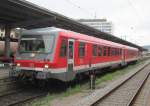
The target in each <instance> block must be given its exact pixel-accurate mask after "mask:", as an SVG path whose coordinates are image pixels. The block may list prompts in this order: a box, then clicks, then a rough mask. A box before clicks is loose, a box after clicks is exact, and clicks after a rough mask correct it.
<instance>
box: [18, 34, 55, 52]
mask: <svg viewBox="0 0 150 106" xmlns="http://www.w3.org/2000/svg"><path fill="white" fill-rule="evenodd" d="M53 44H54V36H47V35H44V36H42V35H31V36H30V35H24V36H22V37H21V40H20V44H19V53H30V52H35V53H50V52H51V51H52V47H53Z"/></svg>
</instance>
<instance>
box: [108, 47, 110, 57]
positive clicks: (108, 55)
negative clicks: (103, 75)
mask: <svg viewBox="0 0 150 106" xmlns="http://www.w3.org/2000/svg"><path fill="white" fill-rule="evenodd" d="M108 56H110V47H108Z"/></svg>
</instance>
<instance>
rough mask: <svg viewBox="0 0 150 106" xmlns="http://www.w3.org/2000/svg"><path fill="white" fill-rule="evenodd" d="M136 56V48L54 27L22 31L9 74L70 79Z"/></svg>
mask: <svg viewBox="0 0 150 106" xmlns="http://www.w3.org/2000/svg"><path fill="white" fill-rule="evenodd" d="M137 59H138V49H136V48H133V47H129V46H126V45H122V44H118V43H114V42H111V41H107V40H103V39H100V38H95V37H91V36H88V35H83V34H79V33H75V32H72V31H68V30H64V29H59V28H55V27H48V28H39V29H32V30H26V31H23V32H22V35H21V37H20V40H19V47H18V52H17V54H16V58H15V61H14V64H15V66H14V68H13V71H11V72H10V76H11V77H23V78H25V77H26V78H35V79H49V78H54V79H59V80H62V81H70V80H73V79H74V78H75V76H76V74H79V73H84V72H88V71H90V70H95V69H98V68H104V67H111V66H113V65H125V64H127V63H128V62H132V61H136V60H137Z"/></svg>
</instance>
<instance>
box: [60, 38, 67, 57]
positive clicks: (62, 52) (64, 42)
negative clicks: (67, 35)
mask: <svg viewBox="0 0 150 106" xmlns="http://www.w3.org/2000/svg"><path fill="white" fill-rule="evenodd" d="M66 55H67V40H65V39H63V40H62V42H61V48H60V57H65V56H66Z"/></svg>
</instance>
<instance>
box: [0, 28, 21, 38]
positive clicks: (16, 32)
mask: <svg viewBox="0 0 150 106" xmlns="http://www.w3.org/2000/svg"><path fill="white" fill-rule="evenodd" d="M18 35H19V30H18V29H12V30H11V33H10V38H14V39H16V38H18ZM4 37H5V28H4V27H3V26H0V38H4Z"/></svg>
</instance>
